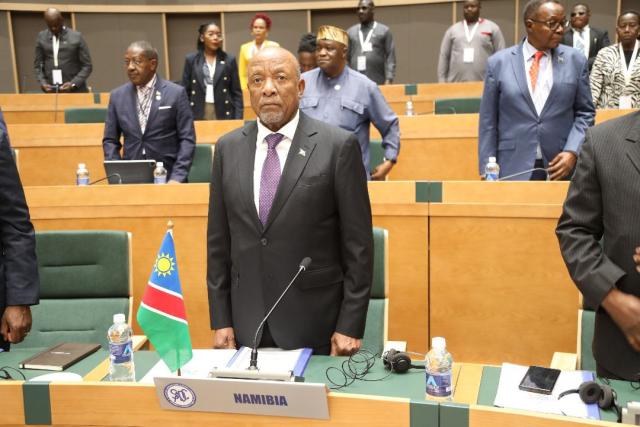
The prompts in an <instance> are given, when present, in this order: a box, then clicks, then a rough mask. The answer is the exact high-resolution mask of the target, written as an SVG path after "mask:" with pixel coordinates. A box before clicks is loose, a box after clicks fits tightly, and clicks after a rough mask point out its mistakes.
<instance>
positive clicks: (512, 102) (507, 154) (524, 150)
mask: <svg viewBox="0 0 640 427" xmlns="http://www.w3.org/2000/svg"><path fill="white" fill-rule="evenodd" d="M551 56H552V61H553V65H552V70H553V86H552V87H551V93H550V94H549V98H548V99H547V102H546V103H545V105H544V108H543V109H542V111H541V112H540V115H539V116H538V113H537V111H536V108H535V105H534V104H533V100H532V98H531V95H530V94H529V87H528V85H527V75H526V74H525V67H524V55H523V53H522V43H521V44H518V45H515V46H512V47H510V48H507V49H503V50H501V51H499V52H497V53H496V54H494V55H493V56H492V57H490V58H489V61H488V63H487V74H486V77H485V80H484V92H483V95H482V101H481V103H480V130H479V138H478V160H479V162H480V163H479V172H480V174H484V167H485V165H486V164H487V161H488V158H489V157H496V159H497V161H498V164H499V165H500V176H501V177H504V176H508V175H512V174H516V173H518V172H523V171H526V170H528V169H531V168H533V165H534V163H535V160H536V147H537V145H538V144H540V147H541V149H542V157H543V160H544V165H545V167H547V165H548V163H549V162H550V161H551V160H552V159H553V158H554V157H555V156H556V155H557V154H558V153H560V152H562V151H572V152H574V153H579V152H580V147H581V146H582V142H583V141H584V132H585V131H586V130H587V128H588V127H589V126H591V125H592V124H593V119H594V116H595V109H594V107H593V102H592V101H591V89H590V88H589V74H588V71H587V60H586V58H585V57H584V55H581V54H580V52H578V51H577V50H576V49H573V48H568V47H567V46H562V45H560V46H558V47H557V48H555V49H553V51H552V53H551ZM530 176H531V174H524V175H521V176H519V177H514V178H513V179H515V180H528V179H529V178H530Z"/></svg>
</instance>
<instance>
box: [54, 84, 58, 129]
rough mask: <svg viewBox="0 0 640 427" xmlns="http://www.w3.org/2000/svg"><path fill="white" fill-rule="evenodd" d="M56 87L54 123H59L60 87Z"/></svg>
mask: <svg viewBox="0 0 640 427" xmlns="http://www.w3.org/2000/svg"><path fill="white" fill-rule="evenodd" d="M55 87H56V95H55V98H54V100H53V101H54V106H53V123H58V93H59V92H60V85H57V84H56V85H55Z"/></svg>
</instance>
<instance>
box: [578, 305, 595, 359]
mask: <svg viewBox="0 0 640 427" xmlns="http://www.w3.org/2000/svg"><path fill="white" fill-rule="evenodd" d="M595 321H596V312H595V311H592V310H578V331H579V334H578V339H579V342H578V369H582V370H586V371H595V370H596V360H595V358H594V357H593V350H592V348H591V344H592V342H593V328H594V325H595Z"/></svg>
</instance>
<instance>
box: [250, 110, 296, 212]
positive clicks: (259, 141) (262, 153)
mask: <svg viewBox="0 0 640 427" xmlns="http://www.w3.org/2000/svg"><path fill="white" fill-rule="evenodd" d="M299 121H300V111H296V115H295V116H294V117H293V119H291V120H290V121H289V123H287V124H286V125H284V126H282V127H281V128H280V129H279V130H278V131H276V132H273V131H271V130H270V129H268V128H267V127H266V126H265V125H263V124H262V123H260V120H257V123H258V137H257V138H256V158H255V161H254V163H253V202H254V203H255V205H256V212H260V181H261V178H262V166H263V165H264V161H265V159H266V158H267V151H268V148H269V147H268V145H267V142H266V141H265V140H264V139H265V138H266V137H267V135H270V134H272V133H280V134H282V135H284V138H282V141H280V142H279V143H278V145H276V153H278V159H279V160H280V173H282V171H283V169H284V163H285V162H286V161H287V155H288V154H289V149H290V148H291V142H292V141H293V136H294V135H295V134H296V129H298V122H299Z"/></svg>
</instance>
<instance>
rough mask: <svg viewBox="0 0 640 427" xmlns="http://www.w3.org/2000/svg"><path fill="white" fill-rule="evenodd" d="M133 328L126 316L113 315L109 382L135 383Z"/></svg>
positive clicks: (109, 335) (110, 336) (110, 333)
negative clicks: (126, 320)
mask: <svg viewBox="0 0 640 427" xmlns="http://www.w3.org/2000/svg"><path fill="white" fill-rule="evenodd" d="M132 336H133V331H132V330H131V326H129V325H127V323H126V322H125V318H124V314H122V313H118V314H114V315H113V325H111V327H110V328H109V332H108V333H107V337H108V338H109V361H110V362H111V363H110V364H109V380H110V381H135V380H136V376H135V369H134V366H133V342H132V340H131V337H132Z"/></svg>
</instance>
